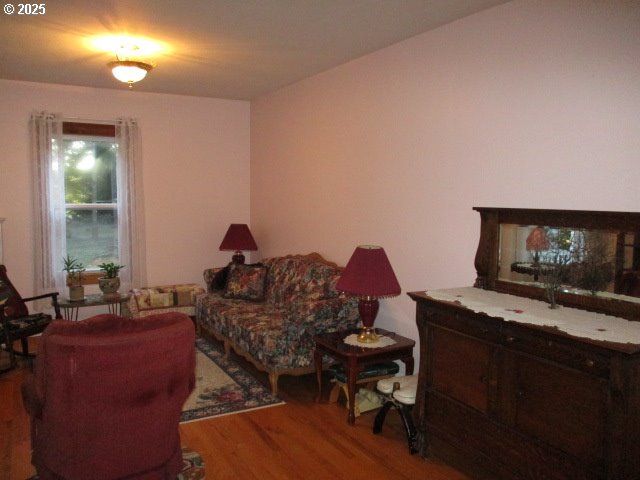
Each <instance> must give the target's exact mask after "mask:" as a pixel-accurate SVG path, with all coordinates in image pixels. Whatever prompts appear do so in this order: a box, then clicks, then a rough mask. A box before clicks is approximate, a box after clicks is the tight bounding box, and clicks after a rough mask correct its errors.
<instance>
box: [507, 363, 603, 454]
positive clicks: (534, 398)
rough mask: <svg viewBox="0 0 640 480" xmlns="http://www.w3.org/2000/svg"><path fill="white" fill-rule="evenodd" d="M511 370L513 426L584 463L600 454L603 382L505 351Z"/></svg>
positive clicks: (601, 451) (577, 372)
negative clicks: (582, 460)
mask: <svg viewBox="0 0 640 480" xmlns="http://www.w3.org/2000/svg"><path fill="white" fill-rule="evenodd" d="M506 360H507V362H508V363H509V364H511V366H512V368H513V372H514V376H515V379H514V382H513V383H512V385H513V388H514V391H513V392H512V395H513V397H514V400H515V405H514V419H513V421H514V426H515V427H516V429H518V430H520V431H522V432H525V433H526V434H528V435H532V436H534V437H536V438H538V439H539V440H542V441H543V442H544V443H546V444H548V445H551V446H553V447H556V448H559V449H561V450H563V451H565V452H567V453H570V454H572V455H574V456H575V457H577V458H581V459H585V460H586V461H587V463H588V464H593V465H597V464H598V463H599V462H600V460H601V459H602V458H603V456H604V452H603V448H604V443H603V435H604V421H605V418H606V415H605V410H606V409H605V406H606V399H607V394H606V391H607V390H606V382H604V381H603V380H600V379H598V378H597V377H593V376H590V375H587V374H584V373H582V372H579V371H576V370H572V369H567V368H564V367H562V366H560V365H557V364H554V363H547V362H544V361H539V360H536V359H535V358H533V357H528V356H524V355H518V354H515V353H510V354H507V356H506Z"/></svg>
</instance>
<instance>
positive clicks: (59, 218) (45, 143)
mask: <svg viewBox="0 0 640 480" xmlns="http://www.w3.org/2000/svg"><path fill="white" fill-rule="evenodd" d="M29 127H30V134H31V144H32V162H33V165H34V170H33V171H34V192H35V195H36V199H35V202H34V223H35V235H34V236H35V248H34V257H35V279H36V285H35V287H36V292H37V293H45V292H48V291H51V290H52V289H55V290H57V291H58V292H60V293H62V292H64V291H65V290H66V285H65V275H64V272H63V271H62V268H63V258H64V257H65V256H66V255H71V256H72V257H74V258H77V259H79V260H80V261H81V262H82V263H83V264H84V265H85V266H86V267H87V269H88V271H89V273H88V274H87V275H85V278H86V279H87V280H89V282H88V283H95V282H97V277H98V276H99V275H100V273H99V269H98V267H97V265H98V264H100V263H102V262H110V261H113V262H115V263H119V264H122V265H125V269H123V270H121V271H120V274H119V276H120V281H121V287H120V288H121V291H126V290H128V289H130V288H133V287H139V286H143V285H145V284H146V279H145V261H144V246H145V243H144V235H143V231H142V226H143V225H144V222H143V220H142V205H141V201H139V200H138V199H137V198H138V197H140V198H141V194H142V185H141V181H140V175H139V171H138V170H139V168H140V167H139V163H140V159H139V156H140V155H139V152H140V147H139V143H140V142H139V138H138V137H139V131H138V127H137V123H136V121H135V120H131V119H118V120H117V121H115V122H113V123H111V124H106V123H84V122H76V121H67V120H63V119H62V118H61V117H59V116H58V115H54V114H51V113H46V112H42V113H35V114H33V115H32V116H31V119H30V124H29ZM92 270H93V271H94V272H95V273H94V274H91V273H90V272H91V271H92Z"/></svg>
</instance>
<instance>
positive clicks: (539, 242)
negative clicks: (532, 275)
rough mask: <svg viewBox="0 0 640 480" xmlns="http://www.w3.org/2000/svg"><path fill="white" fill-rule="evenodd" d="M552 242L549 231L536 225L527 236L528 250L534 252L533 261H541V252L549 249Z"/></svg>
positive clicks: (535, 262) (536, 262)
mask: <svg viewBox="0 0 640 480" xmlns="http://www.w3.org/2000/svg"><path fill="white" fill-rule="evenodd" d="M549 247H550V243H549V237H548V236H547V232H545V231H544V228H542V227H536V228H534V229H533V230H531V233H530V234H529V236H528V237H527V251H528V252H533V263H534V264H536V265H537V264H538V263H540V252H544V251H546V250H549Z"/></svg>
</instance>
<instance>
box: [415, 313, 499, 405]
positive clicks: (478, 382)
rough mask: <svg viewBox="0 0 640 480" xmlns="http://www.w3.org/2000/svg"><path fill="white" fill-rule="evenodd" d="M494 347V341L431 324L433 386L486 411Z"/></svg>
mask: <svg viewBox="0 0 640 480" xmlns="http://www.w3.org/2000/svg"><path fill="white" fill-rule="evenodd" d="M494 351H495V347H494V346H492V345H491V344H488V343H485V342H482V341H479V340H476V339H474V338H472V337H468V336H466V335H462V334H459V333H456V332H453V331H451V330H446V329H444V328H439V327H436V326H433V325H432V326H430V342H429V349H428V355H429V356H430V362H429V370H428V375H429V378H430V380H431V381H430V385H431V388H433V390H435V391H437V392H439V393H443V394H445V395H447V396H449V397H451V398H454V399H456V400H459V401H460V402H462V403H464V404H466V405H468V406H470V407H473V408H475V409H477V410H479V411H481V412H482V413H487V412H488V411H489V381H490V379H491V378H492V367H493V362H492V358H493V354H494Z"/></svg>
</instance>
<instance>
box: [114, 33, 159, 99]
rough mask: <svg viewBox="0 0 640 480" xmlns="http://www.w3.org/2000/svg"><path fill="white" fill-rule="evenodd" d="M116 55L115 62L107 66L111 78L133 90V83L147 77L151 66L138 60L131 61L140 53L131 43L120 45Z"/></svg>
mask: <svg viewBox="0 0 640 480" xmlns="http://www.w3.org/2000/svg"><path fill="white" fill-rule="evenodd" d="M118 50H119V51H118V53H116V58H117V60H116V61H115V62H109V63H108V64H107V65H108V66H109V68H110V69H111V72H112V73H113V76H114V77H116V78H117V79H118V80H120V81H121V82H123V83H126V84H128V85H129V88H133V84H134V83H135V82H139V81H140V80H142V79H143V78H144V77H146V76H147V72H149V71H150V70H151V69H152V68H153V65H151V64H150V63H146V62H141V61H138V60H132V57H134V58H135V56H136V54H139V53H140V47H138V46H137V45H135V44H132V43H123V44H122V45H120V47H119V49H118Z"/></svg>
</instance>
